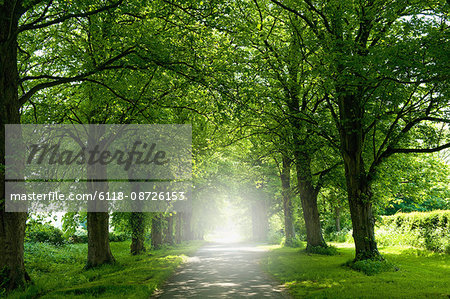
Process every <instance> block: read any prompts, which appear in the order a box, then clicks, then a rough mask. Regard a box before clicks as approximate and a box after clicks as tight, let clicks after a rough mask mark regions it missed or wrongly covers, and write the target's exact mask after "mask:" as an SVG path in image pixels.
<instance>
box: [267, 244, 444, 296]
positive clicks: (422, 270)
mask: <svg viewBox="0 0 450 299" xmlns="http://www.w3.org/2000/svg"><path fill="white" fill-rule="evenodd" d="M333 245H334V246H336V247H337V248H338V254H337V255H332V256H324V255H317V254H308V253H306V252H305V251H304V250H302V249H298V248H280V247H279V246H274V247H272V250H271V251H269V252H268V253H267V255H266V257H265V258H264V259H263V260H262V261H261V263H262V266H263V267H264V269H265V270H266V271H267V272H268V273H270V274H271V275H273V276H274V277H275V278H276V279H278V280H279V281H281V282H282V283H284V284H285V285H286V287H287V288H288V290H289V292H290V293H291V294H292V295H293V297H295V298H449V297H450V284H449V277H450V256H449V255H445V254H437V253H431V252H429V251H426V250H420V249H414V248H408V247H394V246H390V247H381V248H380V252H381V253H382V254H383V256H384V257H385V258H386V260H387V261H388V262H389V263H392V264H393V265H395V267H397V268H398V271H384V272H381V273H378V274H374V275H372V276H368V275H366V274H364V273H362V272H358V271H355V270H352V269H350V268H349V267H346V266H345V265H344V264H345V263H346V262H348V261H349V260H352V259H353V257H354V249H353V245H352V244H345V243H344V244H339V243H337V244H333Z"/></svg>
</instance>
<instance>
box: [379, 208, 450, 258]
mask: <svg viewBox="0 0 450 299" xmlns="http://www.w3.org/2000/svg"><path fill="white" fill-rule="evenodd" d="M377 240H378V242H379V243H380V244H381V245H410V246H415V247H419V248H426V249H428V250H432V251H436V252H445V253H448V254H450V210H444V211H441V210H436V211H431V212H412V213H397V214H395V215H392V216H383V217H382V220H381V223H380V226H379V228H378V230H377Z"/></svg>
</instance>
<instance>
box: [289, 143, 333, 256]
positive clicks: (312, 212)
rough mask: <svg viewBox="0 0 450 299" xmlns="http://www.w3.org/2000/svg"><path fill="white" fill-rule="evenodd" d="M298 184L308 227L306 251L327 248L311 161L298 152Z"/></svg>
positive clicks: (307, 156)
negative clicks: (314, 248) (320, 247)
mask: <svg viewBox="0 0 450 299" xmlns="http://www.w3.org/2000/svg"><path fill="white" fill-rule="evenodd" d="M295 160H296V161H295V162H296V170H297V183H298V190H299V193H300V200H301V202H302V209H303V218H304V219H305V226H306V243H307V245H306V250H307V251H309V250H311V249H312V248H313V247H317V246H322V247H327V243H325V240H324V239H323V236H322V229H321V225H320V217H319V209H318V207H317V195H318V190H316V189H315V188H314V186H313V182H312V175H311V161H310V157H309V155H308V154H307V153H304V152H303V153H299V152H298V151H296V159H295Z"/></svg>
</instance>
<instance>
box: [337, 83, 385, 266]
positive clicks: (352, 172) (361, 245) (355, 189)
mask: <svg viewBox="0 0 450 299" xmlns="http://www.w3.org/2000/svg"><path fill="white" fill-rule="evenodd" d="M337 92H338V94H339V95H340V96H339V113H340V119H341V122H342V125H341V127H340V130H339V131H340V132H339V133H340V139H341V154H342V157H343V160H344V165H345V177H346V184H347V193H348V201H349V206H350V214H351V218H352V227H353V239H354V240H355V251H356V254H355V260H365V259H380V258H381V255H380V253H379V252H378V248H377V243H376V242H375V233H374V226H375V221H374V217H373V212H372V192H371V190H370V184H369V182H368V180H367V174H366V171H365V168H364V160H363V157H362V153H363V145H364V134H363V126H362V118H363V111H362V109H361V105H360V103H359V101H358V100H357V98H356V96H355V95H354V94H352V93H346V92H345V90H344V89H337Z"/></svg>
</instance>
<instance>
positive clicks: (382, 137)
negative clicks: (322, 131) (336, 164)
mask: <svg viewBox="0 0 450 299" xmlns="http://www.w3.org/2000/svg"><path fill="white" fill-rule="evenodd" d="M271 2H272V3H274V4H275V5H277V6H278V7H280V8H281V9H283V10H285V11H288V12H290V13H291V14H292V15H293V16H295V17H297V18H299V20H301V21H302V24H303V25H302V26H304V27H305V28H307V29H308V32H311V33H312V34H310V35H303V38H308V43H312V44H315V45H320V51H321V54H322V55H323V59H321V60H320V61H319V62H318V63H317V64H314V66H315V67H317V68H319V69H321V70H322V74H323V75H322V76H321V77H322V78H323V89H324V90H325V92H326V95H327V98H326V100H327V102H328V105H329V109H330V111H331V113H332V115H333V118H334V122H335V125H336V129H337V130H338V131H339V147H340V152H341V156H342V159H343V162H344V166H345V175H346V185H347V192H348V200H349V206H350V212H351V217H352V225H353V237H354V240H355V247H356V257H355V260H363V259H379V258H380V254H379V252H378V249H377V245H376V242H375V236H374V220H375V219H374V215H373V207H372V205H373V196H372V188H371V185H372V183H373V181H374V179H375V177H376V173H377V167H378V166H379V165H380V164H381V163H382V162H383V161H384V160H385V159H386V158H387V157H389V156H391V155H393V154H396V153H413V152H419V153H420V152H433V151H438V150H441V149H444V148H447V147H450V144H449V143H445V137H443V136H442V137H443V138H438V139H435V140H432V141H431V142H427V138H424V137H425V136H423V135H422V137H421V138H420V139H421V140H422V141H423V142H422V144H413V142H411V141H412V140H417V139H419V138H418V137H417V135H416V136H414V137H413V136H412V134H413V132H417V131H418V130H419V128H420V126H421V124H423V125H426V127H427V128H428V129H429V130H430V131H429V132H433V131H435V130H433V125H430V123H431V122H437V123H439V122H440V123H443V122H447V123H448V117H446V115H448V104H449V102H448V95H447V92H448V75H449V74H448V63H449V60H448V59H446V58H445V57H446V56H445V54H444V53H445V52H446V51H447V52H448V49H442V48H441V47H442V46H443V45H444V44H445V43H442V41H443V40H444V39H445V29H446V28H447V23H446V22H447V21H446V15H445V7H446V6H448V4H447V3H440V4H438V3H435V4H432V5H429V3H428V2H427V1H417V2H414V3H408V2H404V1H395V2H392V3H384V2H378V1H368V2H364V3H363V2H359V3H357V2H352V1H350V2H345V3H344V2H339V1H328V2H327V3H323V4H319V3H315V2H312V1H308V0H305V1H302V2H299V3H294V2H290V1H286V2H280V1H277V0H271ZM430 12H431V13H432V14H433V15H434V16H435V17H433V18H431V19H430V18H427V17H425V15H429V13H430ZM444 47H448V43H447V44H446V45H444ZM438 65H439V67H437V66H438ZM420 145H422V147H420ZM426 146H428V147H426Z"/></svg>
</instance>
